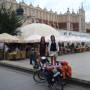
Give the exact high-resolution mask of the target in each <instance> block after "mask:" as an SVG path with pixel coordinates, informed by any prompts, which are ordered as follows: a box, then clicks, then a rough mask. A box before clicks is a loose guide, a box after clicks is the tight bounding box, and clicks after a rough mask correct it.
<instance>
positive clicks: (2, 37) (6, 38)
mask: <svg viewBox="0 0 90 90" xmlns="http://www.w3.org/2000/svg"><path fill="white" fill-rule="evenodd" d="M19 41H20V39H19V38H18V37H17V36H12V35H10V34H7V33H2V34H0V42H8V43H14V42H19Z"/></svg>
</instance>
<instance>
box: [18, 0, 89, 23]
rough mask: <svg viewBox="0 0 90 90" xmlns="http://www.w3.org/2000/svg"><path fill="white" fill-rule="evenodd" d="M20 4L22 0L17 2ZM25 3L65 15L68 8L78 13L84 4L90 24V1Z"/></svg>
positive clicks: (69, 0)
mask: <svg viewBox="0 0 90 90" xmlns="http://www.w3.org/2000/svg"><path fill="white" fill-rule="evenodd" d="M17 1H18V2H20V1H22V0H17ZM24 2H25V3H27V4H29V3H32V4H33V5H34V6H37V5H38V4H39V6H40V7H41V8H47V10H50V9H52V10H53V11H57V12H58V13H60V12H61V13H64V12H66V11H67V8H70V11H72V10H74V11H75V12H77V11H78V9H79V7H81V4H82V2H83V6H84V9H85V12H86V13H85V15H86V22H90V0H24Z"/></svg>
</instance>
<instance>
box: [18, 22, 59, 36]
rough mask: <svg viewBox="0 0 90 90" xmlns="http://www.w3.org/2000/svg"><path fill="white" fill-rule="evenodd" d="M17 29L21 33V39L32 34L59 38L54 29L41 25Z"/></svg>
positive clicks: (36, 24)
mask: <svg viewBox="0 0 90 90" xmlns="http://www.w3.org/2000/svg"><path fill="white" fill-rule="evenodd" d="M19 29H20V31H21V32H22V33H21V36H22V37H27V36H30V35H32V34H38V35H40V36H45V37H46V36H49V35H50V36H51V35H54V36H55V37H56V36H60V35H59V32H58V31H57V30H56V29H55V28H53V27H51V26H49V25H46V24H42V23H32V24H29V25H26V26H23V27H21V28H19Z"/></svg>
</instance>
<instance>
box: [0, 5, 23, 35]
mask: <svg viewBox="0 0 90 90" xmlns="http://www.w3.org/2000/svg"><path fill="white" fill-rule="evenodd" d="M21 25H22V20H21V18H20V17H17V15H16V12H15V11H14V10H12V9H11V7H10V8H9V9H6V8H5V7H3V6H2V7H1V8H0V33H8V34H12V35H13V34H15V32H16V29H17V28H18V27H20V26H21Z"/></svg>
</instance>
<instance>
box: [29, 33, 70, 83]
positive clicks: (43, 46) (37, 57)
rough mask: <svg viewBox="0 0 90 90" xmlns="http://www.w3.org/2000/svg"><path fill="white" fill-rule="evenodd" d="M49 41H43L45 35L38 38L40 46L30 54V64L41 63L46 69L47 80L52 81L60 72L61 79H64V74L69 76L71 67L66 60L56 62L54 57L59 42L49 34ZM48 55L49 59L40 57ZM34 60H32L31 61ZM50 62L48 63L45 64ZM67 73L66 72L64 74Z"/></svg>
mask: <svg viewBox="0 0 90 90" xmlns="http://www.w3.org/2000/svg"><path fill="white" fill-rule="evenodd" d="M50 39H51V41H50V42H49V43H48V44H47V43H46V42H45V37H44V36H42V37H41V40H40V46H39V48H38V49H36V51H35V52H34V49H33V50H32V52H31V55H30V64H34V65H35V64H41V63H42V64H43V65H42V66H43V67H44V68H45V70H46V71H47V73H46V78H47V80H48V81H50V83H51V82H53V81H52V80H53V79H55V78H56V77H58V76H60V74H61V73H62V76H63V79H66V76H68V77H71V67H70V65H69V64H68V63H67V62H66V61H64V62H63V61H62V62H59V63H57V61H56V57H57V54H58V51H59V44H58V42H57V41H56V40H55V36H54V35H51V37H50ZM47 55H49V56H50V57H51V59H50V61H48V59H47V58H45V59H44V61H42V60H43V58H41V57H47ZM33 61H34V62H33ZM47 62H50V65H49V64H47ZM66 73H67V74H66Z"/></svg>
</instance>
